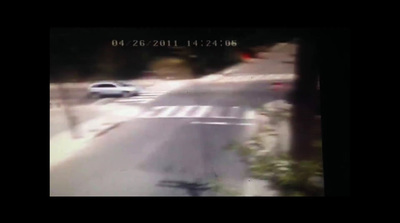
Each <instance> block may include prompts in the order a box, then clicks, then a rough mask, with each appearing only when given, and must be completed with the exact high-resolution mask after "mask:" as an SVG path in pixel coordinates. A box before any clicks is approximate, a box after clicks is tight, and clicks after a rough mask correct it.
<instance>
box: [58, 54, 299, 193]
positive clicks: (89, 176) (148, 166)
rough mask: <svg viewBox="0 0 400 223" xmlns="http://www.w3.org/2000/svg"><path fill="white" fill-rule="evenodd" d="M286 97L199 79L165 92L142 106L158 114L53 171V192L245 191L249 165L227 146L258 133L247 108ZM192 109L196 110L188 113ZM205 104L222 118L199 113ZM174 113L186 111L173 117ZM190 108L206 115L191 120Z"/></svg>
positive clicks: (270, 66)
mask: <svg viewBox="0 0 400 223" xmlns="http://www.w3.org/2000/svg"><path fill="white" fill-rule="evenodd" d="M241 66H242V67H240V66H238V68H239V69H240V70H236V71H235V72H236V74H239V73H242V74H243V73H246V72H248V73H254V72H260V73H261V72H264V73H266V72H270V70H273V71H272V72H275V71H274V68H275V69H281V70H280V71H281V72H282V73H287V72H289V71H292V72H293V67H292V65H291V64H290V63H284V65H281V62H277V61H275V62H271V61H263V62H259V63H253V64H245V65H241ZM277 67H279V68H277ZM283 67H284V68H283ZM232 75H234V74H232ZM283 97H285V94H284V93H276V92H274V91H272V90H271V89H270V83H268V82H256V83H251V82H238V83H219V84H213V83H198V84H193V85H189V86H187V87H185V88H182V89H179V90H177V91H174V92H171V93H169V94H166V95H164V96H162V97H160V98H158V99H157V100H155V101H153V102H151V103H148V104H145V105H143V106H144V108H145V109H144V112H150V113H152V112H153V113H154V112H158V115H154V114H155V113H154V114H153V115H154V116H150V117H148V118H140V117H137V118H133V119H131V120H130V121H128V122H125V123H123V124H122V125H120V126H118V127H117V128H115V129H113V130H112V131H110V132H108V133H107V134H105V135H103V136H101V137H99V138H96V139H95V140H94V141H93V142H92V143H91V144H90V145H89V146H88V148H87V149H85V150H84V151H83V152H82V153H80V154H79V155H77V156H76V157H75V158H74V159H72V160H70V161H68V162H65V163H63V164H60V165H59V166H57V167H55V168H53V169H52V170H51V171H50V195H51V196H214V195H218V194H216V193H215V192H214V191H213V190H211V184H210V183H211V182H213V181H214V180H219V181H221V182H222V183H223V184H224V185H225V186H228V187H230V188H231V189H235V190H236V191H238V192H239V193H240V192H242V191H243V185H244V182H245V180H246V179H247V177H248V174H247V172H246V168H245V164H244V163H243V162H242V161H241V159H240V157H239V156H238V155H237V154H236V153H235V152H233V151H229V150H225V149H224V148H225V147H226V146H227V145H229V144H230V143H232V142H235V141H243V140H244V139H246V138H248V137H250V136H251V134H252V133H253V132H254V128H255V126H254V125H252V123H253V122H254V120H252V119H246V115H245V114H248V113H246V112H249V111H252V110H254V109H255V108H257V107H259V106H260V105H262V104H264V103H267V102H269V101H272V100H276V99H280V98H283ZM192 107H194V108H196V109H197V110H196V111H189V110H190V109H191V108H192ZM205 107H207V109H208V110H207V111H208V114H212V111H218V112H217V113H218V114H219V117H218V116H217V117H218V118H216V116H212V115H210V116H207V115H205V114H206V113H205V112H204V113H201V112H200V110H198V109H201V108H205ZM158 108H163V110H162V111H158V110H157V109H158ZM155 109H156V110H157V111H155ZM173 110H174V112H175V114H177V113H179V114H181V115H180V116H179V115H177V116H175V117H174V116H171V115H172V112H173ZM192 110H193V109H192ZM204 111H205V110H204ZM160 112H161V113H163V114H164V116H163V115H160ZM189 112H192V113H191V114H192V116H190V115H189V116H188V114H189ZM193 112H194V113H196V112H197V113H196V114H202V115H203V116H201V117H197V118H196V117H193V114H194V113H193ZM235 112H236V113H235ZM233 113H235V115H233ZM167 114H168V115H169V116H168V117H169V118H165V116H166V115H167ZM185 115H186V116H185ZM231 116H232V117H233V116H234V117H235V118H231Z"/></svg>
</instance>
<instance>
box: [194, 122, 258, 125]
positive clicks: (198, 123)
mask: <svg viewBox="0 0 400 223" xmlns="http://www.w3.org/2000/svg"><path fill="white" fill-rule="evenodd" d="M190 124H196V125H254V124H253V123H229V122H198V121H193V122H191V123H190Z"/></svg>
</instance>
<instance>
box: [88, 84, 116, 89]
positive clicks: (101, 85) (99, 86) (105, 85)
mask: <svg viewBox="0 0 400 223" xmlns="http://www.w3.org/2000/svg"><path fill="white" fill-rule="evenodd" d="M92 87H94V88H109V87H115V85H113V84H96V85H93V86H92Z"/></svg>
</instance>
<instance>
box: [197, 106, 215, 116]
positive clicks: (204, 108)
mask: <svg viewBox="0 0 400 223" xmlns="http://www.w3.org/2000/svg"><path fill="white" fill-rule="evenodd" d="M210 110H211V106H200V109H198V110H197V112H196V114H195V115H194V116H193V117H196V118H201V117H203V116H204V115H205V114H207V113H208V112H209V111H210Z"/></svg>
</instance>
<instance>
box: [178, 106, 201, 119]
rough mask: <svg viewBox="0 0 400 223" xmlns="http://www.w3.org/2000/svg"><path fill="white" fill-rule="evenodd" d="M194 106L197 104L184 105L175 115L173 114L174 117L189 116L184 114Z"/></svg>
mask: <svg viewBox="0 0 400 223" xmlns="http://www.w3.org/2000/svg"><path fill="white" fill-rule="evenodd" d="M195 107H197V106H184V107H183V109H182V110H181V111H180V112H178V113H177V114H176V115H174V117H190V116H186V115H187V113H188V112H189V111H190V110H192V109H193V108H195Z"/></svg>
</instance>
